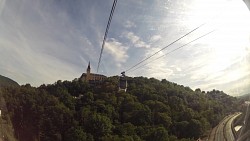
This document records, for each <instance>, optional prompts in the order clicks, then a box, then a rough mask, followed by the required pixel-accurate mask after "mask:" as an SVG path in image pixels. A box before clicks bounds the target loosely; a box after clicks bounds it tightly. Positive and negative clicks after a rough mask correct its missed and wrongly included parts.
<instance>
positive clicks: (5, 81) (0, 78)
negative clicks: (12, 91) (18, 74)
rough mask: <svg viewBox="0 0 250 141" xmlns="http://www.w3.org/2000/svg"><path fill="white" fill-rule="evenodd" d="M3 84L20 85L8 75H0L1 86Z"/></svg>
mask: <svg viewBox="0 0 250 141" xmlns="http://www.w3.org/2000/svg"><path fill="white" fill-rule="evenodd" d="M2 86H19V84H18V83H17V82H15V81H14V80H12V79H10V78H8V77H5V76H2V75H0V87H2Z"/></svg>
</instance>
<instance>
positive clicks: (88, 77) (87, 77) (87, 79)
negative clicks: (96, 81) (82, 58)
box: [86, 61, 91, 82]
mask: <svg viewBox="0 0 250 141" xmlns="http://www.w3.org/2000/svg"><path fill="white" fill-rule="evenodd" d="M90 69H91V68H90V61H89V65H88V68H87V74H86V81H87V82H88V81H89V80H90V79H91V75H90Z"/></svg>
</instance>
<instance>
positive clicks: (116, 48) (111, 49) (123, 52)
mask: <svg viewBox="0 0 250 141" xmlns="http://www.w3.org/2000/svg"><path fill="white" fill-rule="evenodd" d="M127 50H128V47H126V46H124V45H123V44H122V43H120V42H119V41H117V40H116V39H114V38H111V39H109V40H107V41H106V43H105V52H106V53H108V54H110V55H111V56H112V57H111V58H112V59H111V58H110V59H111V60H115V62H116V63H117V66H118V67H120V66H121V63H124V62H126V61H127V59H128V54H127Z"/></svg>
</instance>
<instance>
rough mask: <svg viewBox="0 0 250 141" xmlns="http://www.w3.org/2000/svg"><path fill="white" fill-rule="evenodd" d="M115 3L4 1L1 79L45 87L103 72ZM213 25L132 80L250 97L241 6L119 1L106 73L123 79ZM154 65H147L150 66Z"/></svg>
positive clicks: (249, 56) (246, 20)
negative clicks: (154, 80) (160, 81)
mask: <svg viewBox="0 0 250 141" xmlns="http://www.w3.org/2000/svg"><path fill="white" fill-rule="evenodd" d="M112 3H113V0H105V1H104V0H94V1H93V0H71V1H70V0H0V57H1V59H0V74H1V75H4V76H7V77H10V78H12V79H14V80H16V81H17V82H18V83H19V84H26V83H30V84H31V85H34V86H39V85H41V84H43V83H45V84H49V83H54V82H55V81H57V80H73V79H74V78H78V77H79V76H81V74H82V73H83V72H85V71H86V68H87V64H88V61H90V62H91V68H92V72H96V68H97V63H98V57H99V53H100V50H101V44H102V39H103V36H104V33H105V28H106V24H107V20H108V17H109V14H110V10H111V7H112ZM203 23H206V24H205V25H204V26H202V27H201V28H199V29H198V30H197V31H195V32H193V33H192V34H190V35H188V36H187V37H185V38H183V39H182V40H180V41H179V42H177V43H176V44H174V45H172V46H170V47H168V48H167V49H166V50H163V51H161V52H159V54H157V55H155V56H154V57H153V58H151V59H149V60H148V61H149V62H150V61H151V60H153V59H154V58H157V57H159V56H161V55H164V54H166V53H168V52H169V51H171V50H174V49H176V48H178V47H179V46H181V45H183V44H185V43H187V42H189V41H191V40H194V39H195V38H197V37H199V36H202V35H204V34H206V33H208V32H210V31H212V30H214V29H215V31H214V32H213V33H211V34H210V35H208V36H206V37H204V38H202V39H200V40H197V41H196V42H193V43H191V44H189V45H188V46H185V47H183V48H181V49H179V50H177V51H175V52H173V53H171V54H169V55H167V56H166V57H163V58H161V59H158V60H157V61H154V62H152V63H149V64H146V65H145V66H144V67H141V68H140V69H137V70H135V71H132V70H131V71H130V72H127V75H128V76H132V77H133V76H145V77H154V78H157V79H167V80H169V81H172V82H176V83H178V84H181V85H184V86H190V87H191V88H192V89H195V88H201V89H202V90H205V91H208V90H212V89H219V90H223V91H225V92H227V93H228V94H230V95H238V94H244V93H249V92H250V87H249V86H250V27H249V26H248V25H250V12H249V10H248V9H247V7H246V6H245V4H244V3H243V1H240V0H210V1H207V0H189V1H185V0H179V1H174V0H154V1H152V0H136V1H135V0H118V2H117V6H116V10H115V13H114V16H113V19H112V23H111V26H110V30H109V34H108V38H107V42H106V45H105V48H104V52H103V56H102V61H101V66H100V69H99V73H102V74H104V75H107V76H113V75H118V74H120V72H121V71H124V70H126V69H128V68H130V67H131V66H133V65H135V64H136V63H138V62H139V61H141V60H142V59H144V58H146V57H148V56H150V55H151V54H153V53H154V52H156V51H158V50H160V49H161V48H163V47H165V46H166V45H168V44H169V43H171V42H173V41H174V40H176V39H177V38H179V37H181V36H182V35H184V34H186V33H187V32H189V31H191V30H192V29H194V28H196V27H198V26H199V25H201V24H203ZM145 63H147V62H145Z"/></svg>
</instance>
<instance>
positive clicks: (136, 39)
mask: <svg viewBox="0 0 250 141" xmlns="http://www.w3.org/2000/svg"><path fill="white" fill-rule="evenodd" d="M122 36H124V37H126V38H127V39H129V40H130V42H131V43H132V44H133V46H135V47H138V48H149V47H150V45H148V44H147V43H145V42H144V41H142V39H141V38H140V37H139V36H137V35H135V34H134V33H133V32H124V33H123V34H122Z"/></svg>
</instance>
